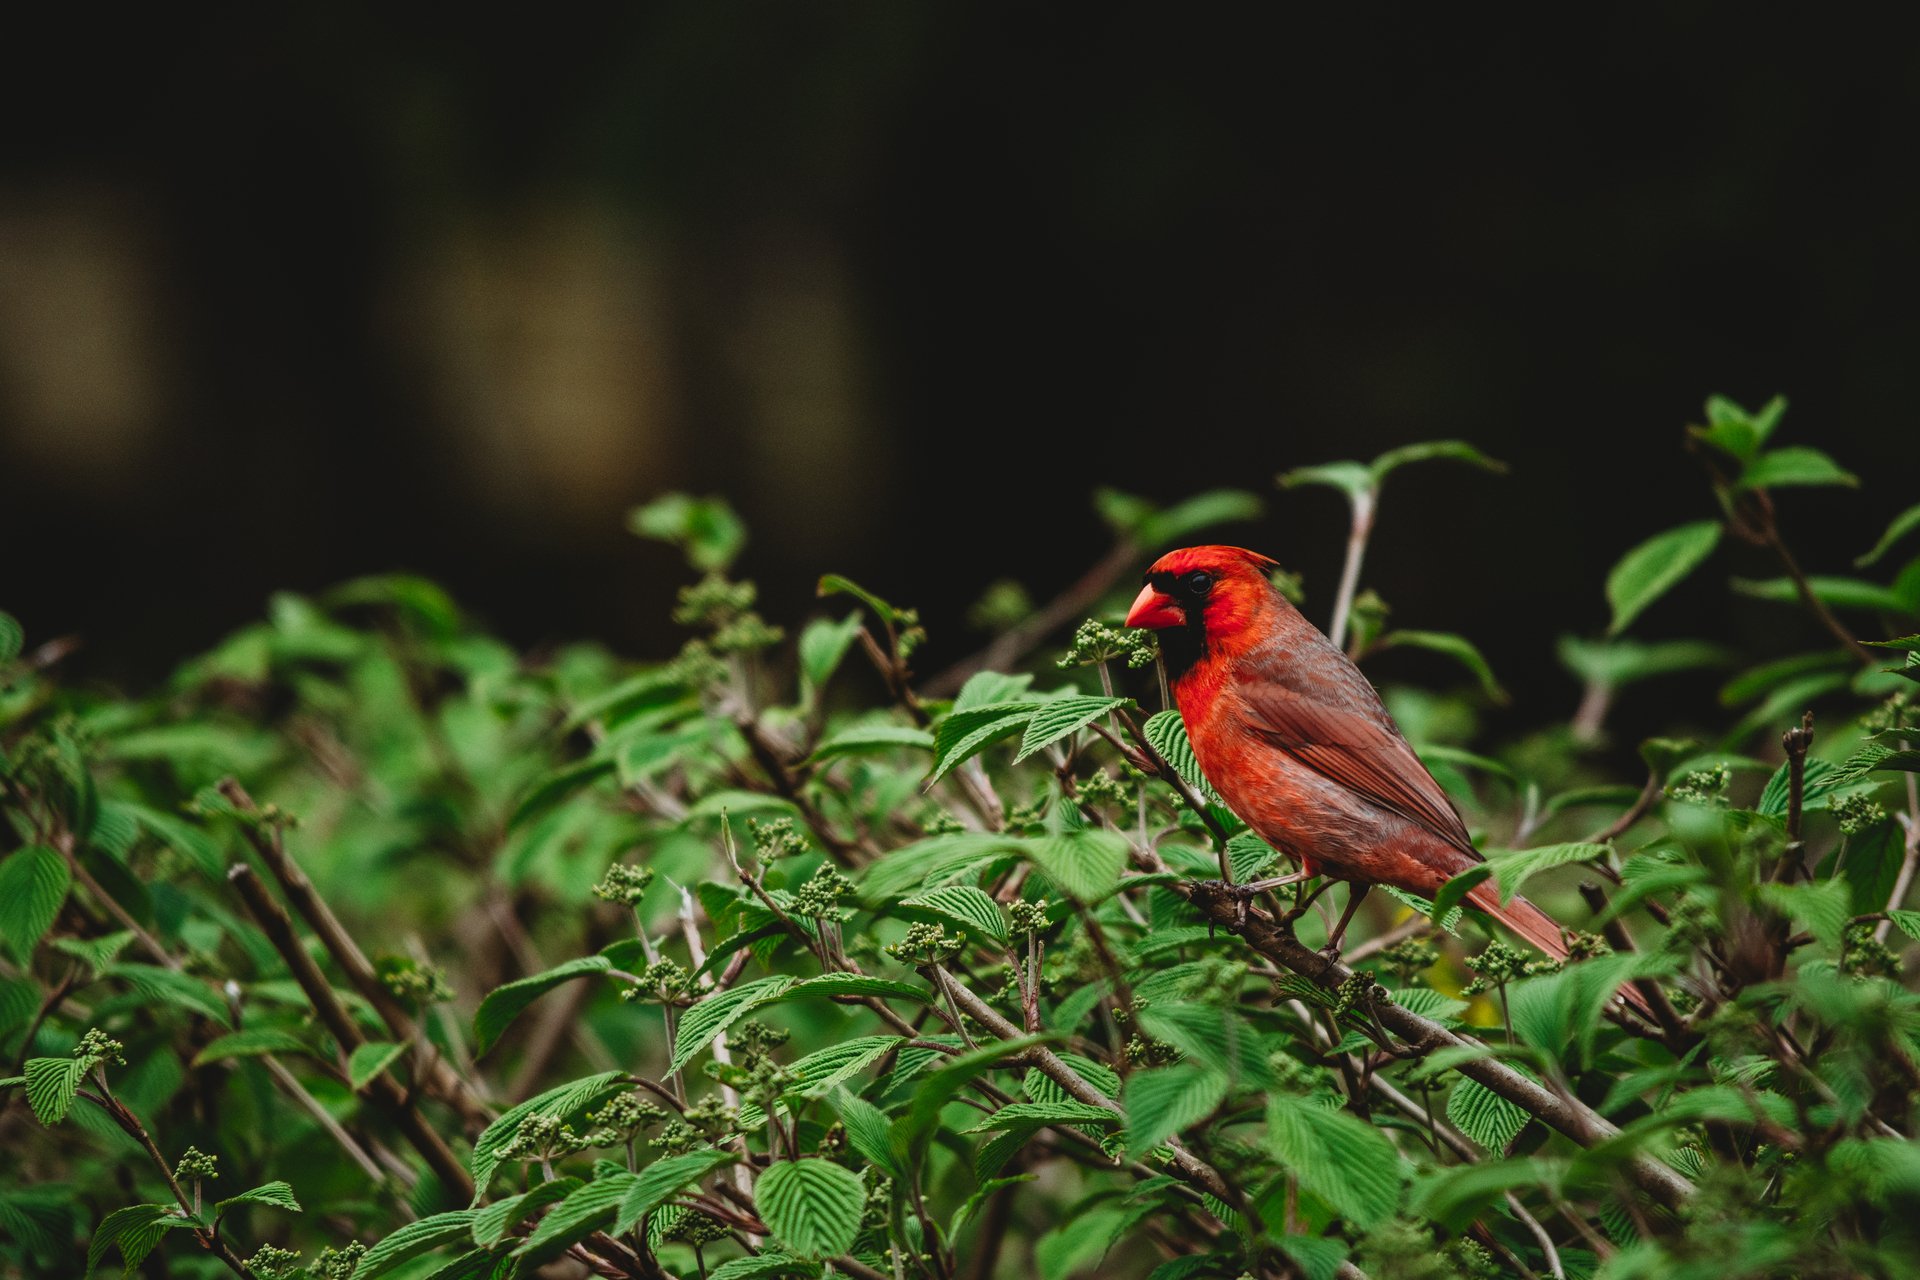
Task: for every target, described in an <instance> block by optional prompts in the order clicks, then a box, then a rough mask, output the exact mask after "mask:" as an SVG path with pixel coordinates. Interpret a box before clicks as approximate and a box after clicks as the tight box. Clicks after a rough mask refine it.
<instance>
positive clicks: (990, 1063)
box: [893, 1035, 1052, 1150]
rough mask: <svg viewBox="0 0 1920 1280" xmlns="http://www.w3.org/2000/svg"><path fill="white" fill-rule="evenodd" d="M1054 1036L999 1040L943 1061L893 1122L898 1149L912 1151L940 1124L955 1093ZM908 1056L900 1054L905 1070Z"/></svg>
mask: <svg viewBox="0 0 1920 1280" xmlns="http://www.w3.org/2000/svg"><path fill="white" fill-rule="evenodd" d="M1051 1038H1052V1037H1050V1036H1045V1035H1030V1036H1020V1037H1019V1038H1017V1039H1013V1040H997V1041H994V1042H992V1043H990V1044H985V1045H982V1046H981V1047H979V1048H978V1049H970V1050H968V1051H967V1052H965V1053H961V1054H956V1055H954V1056H953V1057H950V1058H942V1059H941V1060H940V1063H941V1065H940V1068H939V1070H937V1071H935V1072H934V1073H933V1074H932V1075H929V1076H928V1077H927V1078H926V1079H924V1080H922V1081H921V1082H920V1084H919V1085H918V1087H916V1088H915V1089H914V1091H913V1102H912V1103H911V1104H910V1105H909V1106H908V1108H907V1113H906V1114H905V1115H903V1116H901V1117H900V1118H899V1119H897V1120H895V1121H894V1122H893V1141H894V1143H895V1145H896V1149H899V1150H911V1149H912V1148H913V1147H914V1146H915V1145H917V1144H918V1143H919V1141H920V1139H921V1138H923V1137H925V1136H926V1135H927V1134H929V1133H931V1132H932V1131H933V1129H934V1126H935V1125H937V1124H938V1123H939V1121H940V1110H941V1108H942V1107H944V1106H946V1105H947V1103H948V1101H950V1100H951V1099H952V1097H953V1095H954V1094H956V1093H958V1092H959V1091H960V1090H961V1089H962V1088H964V1087H965V1086H966V1085H967V1082H968V1081H970V1080H974V1079H976V1078H978V1077H979V1076H981V1075H984V1074H985V1073H986V1072H988V1071H990V1070H992V1069H993V1068H994V1067H995V1066H996V1065H998V1064H999V1063H1001V1062H1003V1061H1005V1060H1006V1059H1008V1058H1012V1057H1017V1056H1018V1055H1020V1054H1023V1053H1025V1052H1026V1051H1027V1050H1029V1049H1031V1048H1033V1047H1034V1046H1036V1045H1042V1044H1045V1043H1047V1041H1048V1040H1049V1039H1051ZM905 1058H906V1054H905V1053H902V1054H901V1059H902V1062H901V1068H898V1069H896V1070H899V1069H904V1067H905Z"/></svg>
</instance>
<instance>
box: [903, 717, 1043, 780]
mask: <svg viewBox="0 0 1920 1280" xmlns="http://www.w3.org/2000/svg"><path fill="white" fill-rule="evenodd" d="M1040 706H1041V704H1040V703H1038V702H996V703H989V704H988V705H986V706H984V707H973V708H970V709H968V710H965V711H953V712H950V713H949V714H948V716H947V718H946V719H945V720H942V721H941V722H940V727H939V728H937V729H936V730H934V734H933V772H932V773H931V774H929V775H928V777H927V785H928V786H932V785H933V784H934V783H936V782H938V781H940V779H942V778H944V777H946V776H947V774H948V773H949V772H950V771H951V770H953V769H954V768H955V767H957V766H958V765H961V764H963V763H965V762H966V761H967V760H969V759H971V758H972V757H974V756H976V755H978V754H980V752H982V751H984V750H986V749H987V748H988V747H990V746H992V745H993V744H994V743H996V742H998V741H1000V739H1002V738H1005V737H1008V736H1009V735H1011V734H1013V733H1014V732H1016V731H1017V730H1019V729H1021V728H1022V727H1024V726H1025V725H1026V723H1027V721H1028V720H1029V719H1031V718H1032V717H1033V713H1034V712H1035V710H1037V709H1038V708H1039V707H1040Z"/></svg>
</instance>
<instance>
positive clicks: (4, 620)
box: [0, 610, 27, 663]
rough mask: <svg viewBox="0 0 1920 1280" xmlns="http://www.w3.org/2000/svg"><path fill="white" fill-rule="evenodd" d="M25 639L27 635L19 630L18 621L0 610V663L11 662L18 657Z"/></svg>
mask: <svg viewBox="0 0 1920 1280" xmlns="http://www.w3.org/2000/svg"><path fill="white" fill-rule="evenodd" d="M26 639H27V633H26V631H25V630H23V629H22V628H21V626H20V620H19V619H18V618H15V617H14V616H13V615H12V614H10V613H8V612H6V611H5V610H0V663H8V662H12V661H13V660H14V659H15V658H17V657H19V656H20V649H21V647H22V646H23V645H24V644H25V643H26Z"/></svg>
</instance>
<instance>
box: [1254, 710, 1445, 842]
mask: <svg viewBox="0 0 1920 1280" xmlns="http://www.w3.org/2000/svg"><path fill="white" fill-rule="evenodd" d="M1238 688H1239V692H1240V694H1241V697H1242V698H1243V699H1244V700H1245V703H1246V707H1247V710H1248V711H1249V713H1250V717H1251V724H1250V727H1251V729H1252V731H1253V733H1254V734H1255V735H1256V736H1258V737H1260V738H1262V739H1264V740H1266V741H1267V742H1270V743H1272V744H1273V745H1274V746H1276V747H1278V748H1279V749H1280V750H1282V751H1284V752H1286V753H1287V754H1288V755H1290V756H1292V757H1293V758H1294V759H1295V760H1298V761H1299V762H1300V763H1301V764H1303V765H1305V766H1307V767H1308V768H1309V769H1312V770H1313V771H1314V772H1315V773H1318V774H1320V775H1321V776H1322V777H1325V778H1327V779H1328V780H1330V781H1332V782H1337V783H1339V784H1340V785H1341V786H1343V787H1345V788H1347V790H1349V791H1352V792H1353V793H1354V794H1356V795H1358V796H1360V797H1361V798H1363V799H1365V800H1367V801H1369V802H1370V803H1372V804H1375V805H1378V806H1379V807H1380V808H1382V809H1386V810H1389V811H1391V812H1393V813H1397V814H1399V815H1400V816H1401V817H1403V818H1405V819H1407V820H1408V821H1409V822H1413V823H1417V824H1418V825H1420V826H1422V827H1424V828H1426V829H1427V830H1428V831H1431V832H1433V834H1434V835H1436V836H1438V837H1440V839H1442V840H1444V841H1446V842H1447V843H1448V844H1451V845H1454V846H1455V847H1457V848H1458V849H1460V850H1461V851H1462V852H1463V853H1466V854H1468V855H1469V856H1471V857H1472V858H1473V859H1474V860H1475V861H1476V862H1477V861H1479V860H1480V855H1479V854H1478V853H1477V852H1476V851H1475V850H1474V847H1473V840H1472V838H1471V837H1470V836H1468V835H1467V826H1466V823H1464V822H1462V821H1461V819H1460V812H1459V810H1457V809H1455V808H1454V807H1453V801H1452V800H1451V799H1449V798H1448V796H1447V793H1446V792H1445V791H1443V790H1441V788H1440V784H1439V783H1438V782H1435V781H1434V779H1433V775H1432V774H1431V773H1428V772H1427V767H1426V766H1425V765H1424V764H1421V763H1420V757H1418V756H1416V755H1415V754H1414V753H1413V748H1412V747H1410V746H1408V745H1407V740H1406V739H1405V738H1403V737H1401V736H1400V733H1399V731H1398V730H1397V729H1395V728H1394V727H1393V723H1392V721H1390V720H1388V719H1387V716H1386V711H1385V709H1384V708H1382V707H1380V706H1379V704H1378V700H1377V698H1374V697H1372V696H1368V697H1366V698H1364V699H1355V698H1351V697H1347V698H1342V699H1341V701H1340V702H1333V701H1329V700H1328V699H1327V698H1326V697H1324V696H1321V697H1316V696H1315V694H1316V693H1317V692H1318V691H1317V690H1314V689H1311V688H1302V687H1299V686H1298V685H1296V684H1294V683H1292V682H1289V681H1287V680H1286V679H1285V678H1284V677H1281V678H1278V679H1275V678H1269V677H1255V678H1253V679H1246V678H1245V677H1244V675H1243V677H1242V679H1241V681H1240V682H1239V683H1238ZM1340 692H1341V693H1344V692H1346V691H1345V690H1341V691H1340ZM1366 692H1367V694H1368V695H1371V694H1372V690H1371V688H1368V689H1367V691H1366ZM1336 696H1338V695H1337V694H1336Z"/></svg>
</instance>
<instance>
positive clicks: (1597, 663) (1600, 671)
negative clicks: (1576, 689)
mask: <svg viewBox="0 0 1920 1280" xmlns="http://www.w3.org/2000/svg"><path fill="white" fill-rule="evenodd" d="M1558 654H1559V658H1560V662H1561V665H1563V666H1564V667H1566V668H1567V670H1569V671H1571V672H1573V674H1574V675H1576V676H1579V677H1580V678H1581V679H1582V680H1585V681H1589V682H1591V683H1594V684H1602V685H1605V686H1607V687H1608V688H1610V689H1618V688H1621V687H1623V686H1625V685H1629V684H1633V683H1636V682H1637V681H1641V680H1650V679H1652V678H1653V677H1655V676H1665V675H1673V674H1675V673H1677V672H1681V671H1692V670H1697V669H1699V668H1701V667H1714V666H1720V665H1721V664H1723V663H1725V662H1727V661H1728V659H1729V658H1730V657H1731V656H1732V654H1731V651H1730V650H1728V649H1726V648H1724V647H1722V646H1720V645H1717V644H1709V643H1708V642H1707V641H1705V640H1659V641H1655V642H1653V643H1651V644H1649V643H1646V642H1644V641H1640V640H1627V639H1613V640H1583V639H1581V638H1580V637H1578V636H1562V637H1560V643H1559V647H1558Z"/></svg>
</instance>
